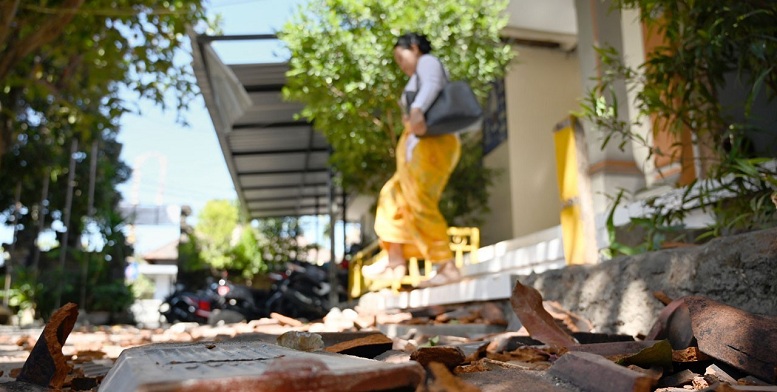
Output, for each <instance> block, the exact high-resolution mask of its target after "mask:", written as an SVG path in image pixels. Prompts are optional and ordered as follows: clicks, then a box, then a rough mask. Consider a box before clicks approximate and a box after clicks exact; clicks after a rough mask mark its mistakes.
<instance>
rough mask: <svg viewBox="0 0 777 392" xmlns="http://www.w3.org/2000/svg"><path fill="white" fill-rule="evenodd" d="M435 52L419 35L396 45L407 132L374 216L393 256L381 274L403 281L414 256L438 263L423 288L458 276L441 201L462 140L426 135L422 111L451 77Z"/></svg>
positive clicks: (379, 235) (426, 108)
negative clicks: (404, 81) (405, 77)
mask: <svg viewBox="0 0 777 392" xmlns="http://www.w3.org/2000/svg"><path fill="white" fill-rule="evenodd" d="M431 50H432V47H431V44H430V43H429V40H428V39H427V38H426V37H424V36H423V35H420V34H417V33H409V34H405V35H403V36H401V37H399V39H398V40H397V43H396V44H395V45H394V60H395V61H396V63H397V65H398V66H399V68H400V69H402V72H404V73H405V74H406V75H408V76H409V77H410V80H409V81H408V83H407V85H406V86H405V89H404V92H403V94H402V102H401V103H400V105H402V106H403V113H404V116H403V124H404V131H403V133H402V136H401V137H400V138H399V142H398V143H397V148H396V159H397V170H396V173H395V174H394V176H393V177H391V179H390V180H389V181H388V182H387V183H386V184H385V185H384V186H383V189H382V190H381V192H380V197H379V199H378V208H377V212H376V218H375V232H376V233H377V235H378V237H379V238H380V241H381V246H382V247H383V248H384V249H386V250H387V251H388V255H389V263H388V267H387V269H386V271H384V273H383V274H382V275H383V276H382V277H383V278H392V279H401V277H402V276H404V275H405V273H406V271H407V267H406V260H407V259H408V258H410V257H417V258H421V259H425V260H428V261H431V262H432V263H437V264H438V265H439V268H438V269H437V273H436V275H435V276H434V277H432V278H431V279H429V280H427V281H425V282H422V283H421V286H420V287H429V286H437V285H443V284H446V283H450V282H454V281H457V280H459V279H460V274H459V271H458V269H457V267H456V264H455V263H454V261H453V253H452V252H451V250H450V245H449V243H450V240H449V237H448V233H447V231H448V224H447V223H446V221H445V218H444V217H443V216H442V214H441V213H440V208H439V203H440V196H441V195H442V192H443V190H444V189H445V185H446V184H447V182H448V179H449V178H450V175H451V172H453V169H454V168H455V167H456V164H457V163H458V161H459V156H460V154H461V143H460V141H459V137H458V135H456V134H453V133H449V134H443V135H438V136H424V135H425V134H426V121H425V119H424V113H425V112H426V111H427V110H428V109H429V107H430V106H431V105H432V103H433V102H434V100H435V99H436V98H437V95H438V94H439V93H440V91H441V90H442V89H443V87H444V86H445V83H447V80H448V78H447V75H446V74H445V68H444V66H443V65H442V63H441V62H440V60H439V59H438V58H437V57H435V56H433V55H431V54H430V52H431ZM413 96H414V97H413ZM410 97H413V98H412V100H411V99H408V98H410Z"/></svg>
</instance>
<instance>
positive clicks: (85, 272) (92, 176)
mask: <svg viewBox="0 0 777 392" xmlns="http://www.w3.org/2000/svg"><path fill="white" fill-rule="evenodd" d="M97 148H98V143H97V139H95V140H93V141H92V154H91V157H90V161H89V194H88V195H87V197H88V199H87V200H88V201H87V203H86V206H87V207H86V216H87V225H88V224H89V223H91V222H92V218H93V217H94V188H95V183H96V182H97V181H96V179H97V153H98V150H97ZM88 245H89V244H87V246H88ZM86 251H87V256H86V261H85V262H84V265H83V266H82V268H81V275H82V277H83V281H82V282H81V303H80V304H79V305H80V306H81V308H82V309H84V310H87V309H86V285H87V283H88V282H89V279H88V278H89V263H90V262H91V261H92V252H91V250H90V249H86Z"/></svg>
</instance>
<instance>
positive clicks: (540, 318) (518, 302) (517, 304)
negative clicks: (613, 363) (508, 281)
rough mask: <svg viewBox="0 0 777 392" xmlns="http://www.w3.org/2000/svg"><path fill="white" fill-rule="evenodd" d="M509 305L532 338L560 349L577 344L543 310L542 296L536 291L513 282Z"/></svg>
mask: <svg viewBox="0 0 777 392" xmlns="http://www.w3.org/2000/svg"><path fill="white" fill-rule="evenodd" d="M510 304H511V305H512V307H513V311H515V314H516V315H517V316H518V319H519V320H521V324H523V326H524V327H525V328H526V330H527V331H529V334H531V337H532V338H534V339H537V340H539V341H541V342H543V343H545V344H548V345H556V346H560V347H569V346H572V345H575V344H577V342H576V341H575V339H574V338H573V337H572V336H569V335H568V334H567V333H566V332H564V331H563V330H562V329H561V328H559V326H558V325H557V324H556V321H555V320H554V319H553V316H551V315H550V314H549V313H548V312H547V311H546V310H545V308H544V307H543V305H542V296H541V295H540V293H539V291H537V290H536V289H534V288H532V287H528V286H524V285H522V284H521V282H515V288H514V289H513V294H512V297H511V298H510Z"/></svg>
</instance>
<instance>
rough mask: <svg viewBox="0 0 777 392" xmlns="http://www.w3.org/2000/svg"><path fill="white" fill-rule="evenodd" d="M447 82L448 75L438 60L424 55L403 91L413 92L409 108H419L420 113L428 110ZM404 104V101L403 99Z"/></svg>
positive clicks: (429, 55)
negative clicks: (413, 97) (414, 94)
mask: <svg viewBox="0 0 777 392" xmlns="http://www.w3.org/2000/svg"><path fill="white" fill-rule="evenodd" d="M447 82H448V75H447V72H446V71H445V67H444V66H443V65H442V62H440V60H439V59H438V58H437V57H435V56H433V55H431V54H424V55H422V56H421V57H420V58H419V59H418V64H417V66H416V70H415V74H413V76H411V77H410V80H408V81H407V85H405V90H404V91H415V92H417V93H416V96H415V100H414V101H413V102H412V103H410V108H411V109H412V108H419V109H421V111H422V112H426V111H427V110H429V107H430V106H432V103H434V100H435V99H436V98H437V94H439V93H440V91H442V89H443V87H445V84H446V83H447ZM403 101H405V102H403V103H406V99H403Z"/></svg>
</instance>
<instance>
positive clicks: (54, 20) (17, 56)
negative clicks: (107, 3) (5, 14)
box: [0, 0, 84, 80]
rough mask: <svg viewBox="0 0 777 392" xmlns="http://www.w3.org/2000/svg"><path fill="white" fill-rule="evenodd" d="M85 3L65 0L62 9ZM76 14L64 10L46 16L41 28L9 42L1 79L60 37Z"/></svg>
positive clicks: (73, 7) (0, 63) (4, 54)
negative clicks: (54, 14)
mask: <svg viewBox="0 0 777 392" xmlns="http://www.w3.org/2000/svg"><path fill="white" fill-rule="evenodd" d="M83 4H84V0H65V2H64V3H63V4H62V9H76V8H79V7H81V6H82V5H83ZM75 15H76V14H75V13H72V12H63V13H61V14H59V15H57V16H54V17H49V18H46V19H45V20H44V21H43V23H42V25H41V26H40V28H38V29H37V30H35V32H33V33H32V34H30V35H28V36H26V37H24V38H23V39H21V40H19V41H16V42H14V43H11V42H9V43H8V45H7V46H6V48H5V50H4V52H5V53H2V59H0V80H3V79H5V78H6V77H7V76H8V74H9V73H10V72H11V69H12V68H13V66H14V65H16V63H18V62H19V61H21V60H22V59H23V58H24V57H26V56H27V55H29V54H30V53H33V52H34V51H36V50H38V49H39V48H40V47H41V46H43V45H45V44H47V43H49V42H51V41H53V40H54V39H56V38H57V37H59V36H60V34H62V32H63V31H64V30H65V27H66V26H67V24H68V23H70V22H71V21H72V20H73V18H74V17H75Z"/></svg>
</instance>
